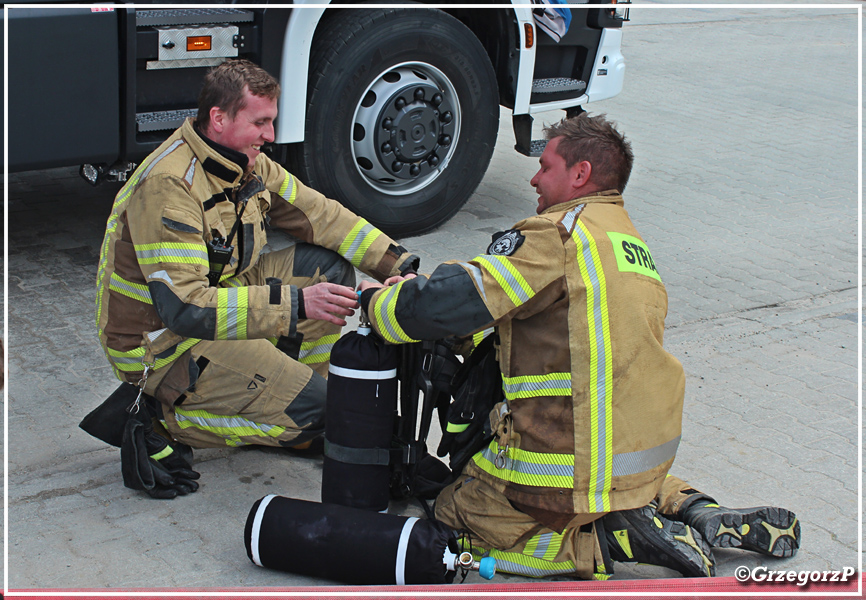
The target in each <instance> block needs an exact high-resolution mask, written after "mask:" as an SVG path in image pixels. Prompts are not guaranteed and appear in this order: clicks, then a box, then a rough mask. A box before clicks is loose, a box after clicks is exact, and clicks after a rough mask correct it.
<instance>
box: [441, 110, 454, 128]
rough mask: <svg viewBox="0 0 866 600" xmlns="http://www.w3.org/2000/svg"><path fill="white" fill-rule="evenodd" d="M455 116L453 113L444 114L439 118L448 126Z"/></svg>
mask: <svg viewBox="0 0 866 600" xmlns="http://www.w3.org/2000/svg"><path fill="white" fill-rule="evenodd" d="M453 118H454V116H453V115H452V114H451V111H450V110H449V111H448V112H444V113H442V116H440V117H439V120H440V121H442V122H443V123H445V124H446V125H447V124H448V123H450V122H451V119H453Z"/></svg>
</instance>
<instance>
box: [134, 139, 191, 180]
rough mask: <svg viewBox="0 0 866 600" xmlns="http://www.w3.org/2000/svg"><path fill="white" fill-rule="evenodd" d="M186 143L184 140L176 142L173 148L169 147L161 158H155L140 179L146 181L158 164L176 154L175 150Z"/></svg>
mask: <svg viewBox="0 0 866 600" xmlns="http://www.w3.org/2000/svg"><path fill="white" fill-rule="evenodd" d="M184 143H185V142H184V141H183V140H175V141H174V143H173V144H172V145H171V146H169V147H168V148H166V149H165V150H163V151H162V153H161V154H160V155H159V156H157V157H156V158H154V159H153V162H152V163H150V164H149V165H147V168H146V169H145V170H144V173H142V174H141V177H140V179H144V178H145V177H147V176H148V174H149V173H150V171H151V169H153V168H154V167H155V166H156V163H158V162H159V161H161V160H162V159H163V158H165V157H166V156H168V155H169V154H171V153H172V152H174V150H175V148H177V147H178V146H180V145H181V144H184Z"/></svg>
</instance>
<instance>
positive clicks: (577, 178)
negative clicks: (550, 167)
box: [570, 160, 592, 189]
mask: <svg viewBox="0 0 866 600" xmlns="http://www.w3.org/2000/svg"><path fill="white" fill-rule="evenodd" d="M570 170H571V173H572V176H573V177H574V179H572V186H573V187H574V189H580V188H582V187H583V186H585V185H587V184H588V183H589V180H590V177H591V176H592V164H590V162H589V161H587V160H582V161H580V162H578V163H575V164H573V165H572V166H571V169H570Z"/></svg>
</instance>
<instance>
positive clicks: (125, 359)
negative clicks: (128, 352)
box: [111, 353, 144, 365]
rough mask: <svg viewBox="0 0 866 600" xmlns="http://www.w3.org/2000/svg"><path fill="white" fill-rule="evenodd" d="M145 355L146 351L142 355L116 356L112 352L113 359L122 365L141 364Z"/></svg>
mask: <svg viewBox="0 0 866 600" xmlns="http://www.w3.org/2000/svg"><path fill="white" fill-rule="evenodd" d="M143 357H144V353H142V354H141V356H115V355H114V354H112V355H111V360H112V361H114V362H116V363H118V364H121V365H140V364H141V362H142V359H143Z"/></svg>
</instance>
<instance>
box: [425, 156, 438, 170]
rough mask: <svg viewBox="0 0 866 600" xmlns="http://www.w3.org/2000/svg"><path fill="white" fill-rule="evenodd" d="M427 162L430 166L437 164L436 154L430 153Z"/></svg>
mask: <svg viewBox="0 0 866 600" xmlns="http://www.w3.org/2000/svg"><path fill="white" fill-rule="evenodd" d="M427 164H428V165H430V166H431V167H435V166H436V165H438V164H439V157H438V156H436V155H435V154H434V155H432V156H431V157H430V158H428V159H427Z"/></svg>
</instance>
